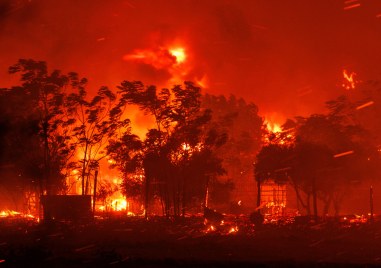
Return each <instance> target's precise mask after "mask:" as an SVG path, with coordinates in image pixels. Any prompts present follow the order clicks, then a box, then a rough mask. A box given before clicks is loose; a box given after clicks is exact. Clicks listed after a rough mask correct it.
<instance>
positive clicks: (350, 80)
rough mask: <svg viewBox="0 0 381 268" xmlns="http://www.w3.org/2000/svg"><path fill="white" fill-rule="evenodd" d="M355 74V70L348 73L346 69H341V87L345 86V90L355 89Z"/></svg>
mask: <svg viewBox="0 0 381 268" xmlns="http://www.w3.org/2000/svg"><path fill="white" fill-rule="evenodd" d="M355 76H356V73H355V72H351V73H348V71H347V70H345V69H344V70H343V77H344V81H343V84H342V87H343V88H345V89H346V90H350V89H355V88H356V84H357V83H358V82H357V81H356V80H355Z"/></svg>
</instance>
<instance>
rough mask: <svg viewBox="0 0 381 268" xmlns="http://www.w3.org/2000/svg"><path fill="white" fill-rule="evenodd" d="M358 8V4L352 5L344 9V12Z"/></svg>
mask: <svg viewBox="0 0 381 268" xmlns="http://www.w3.org/2000/svg"><path fill="white" fill-rule="evenodd" d="M359 6H361V4H360V3H358V4H353V5H350V6H346V7H344V10H349V9H352V8H356V7H359Z"/></svg>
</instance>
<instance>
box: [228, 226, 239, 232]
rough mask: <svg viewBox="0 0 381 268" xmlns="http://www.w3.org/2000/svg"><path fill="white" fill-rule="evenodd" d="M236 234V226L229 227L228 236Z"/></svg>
mask: <svg viewBox="0 0 381 268" xmlns="http://www.w3.org/2000/svg"><path fill="white" fill-rule="evenodd" d="M236 232H238V226H235V227H231V228H230V230H229V234H231V233H236Z"/></svg>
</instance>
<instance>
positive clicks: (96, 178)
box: [93, 170, 98, 214]
mask: <svg viewBox="0 0 381 268" xmlns="http://www.w3.org/2000/svg"><path fill="white" fill-rule="evenodd" d="M97 182H98V170H95V174H94V195H93V214H95V202H96V201H97Z"/></svg>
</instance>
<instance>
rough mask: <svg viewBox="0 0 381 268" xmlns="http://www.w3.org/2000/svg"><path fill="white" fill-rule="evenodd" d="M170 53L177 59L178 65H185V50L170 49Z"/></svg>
mask: <svg viewBox="0 0 381 268" xmlns="http://www.w3.org/2000/svg"><path fill="white" fill-rule="evenodd" d="M169 53H170V54H171V55H172V56H174V57H175V58H176V62H177V63H183V62H184V61H185V59H186V55H185V50H184V48H181V47H179V48H173V49H169Z"/></svg>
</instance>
